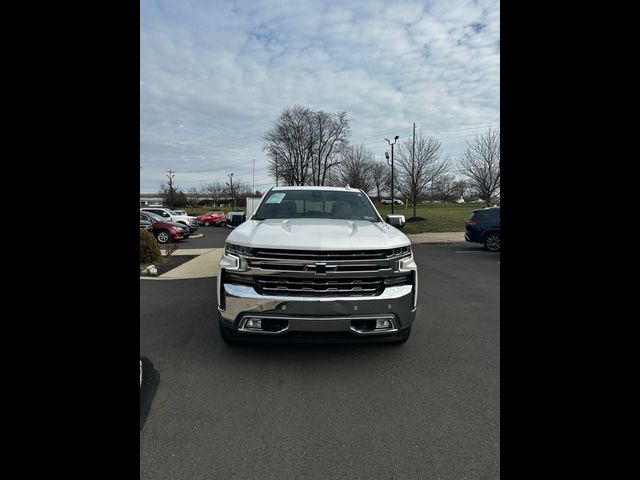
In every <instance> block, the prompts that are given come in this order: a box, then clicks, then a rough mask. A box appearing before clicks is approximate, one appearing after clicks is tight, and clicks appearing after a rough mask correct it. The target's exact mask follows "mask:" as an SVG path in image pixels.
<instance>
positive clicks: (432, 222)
mask: <svg viewBox="0 0 640 480" xmlns="http://www.w3.org/2000/svg"><path fill="white" fill-rule="evenodd" d="M484 207H485V204H483V203H441V204H434V205H418V207H417V209H416V215H417V216H418V217H422V218H424V219H425V220H423V221H420V222H408V223H407V224H406V225H405V227H404V228H403V229H402V233H404V234H405V235H408V234H412V233H437V232H464V226H465V223H464V222H465V220H466V219H467V218H468V217H469V215H470V214H471V212H472V211H474V210H477V209H479V208H484ZM376 208H377V209H378V211H379V212H380V215H382V217H383V218H384V217H385V215H387V214H390V213H391V205H376ZM185 210H186V211H187V213H188V214H189V215H202V214H204V213H207V212H210V211H211V210H222V211H224V212H228V211H229V210H233V208H232V207H222V208H219V207H216V208H210V207H209V208H207V207H202V208H185ZM238 210H241V211H244V210H245V208H244V207H238ZM394 213H396V214H400V215H404V216H405V218H407V219H408V218H409V217H411V216H413V207H411V206H409V207H406V208H405V207H404V205H395V206H394Z"/></svg>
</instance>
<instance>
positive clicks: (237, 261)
mask: <svg viewBox="0 0 640 480" xmlns="http://www.w3.org/2000/svg"><path fill="white" fill-rule="evenodd" d="M251 252H252V249H251V248H250V247H243V246H242V245H234V244H233V243H225V246H224V255H222V258H221V259H220V267H221V268H225V269H227V270H236V271H245V270H247V259H246V257H247V255H250V254H251ZM227 265H228V266H227Z"/></svg>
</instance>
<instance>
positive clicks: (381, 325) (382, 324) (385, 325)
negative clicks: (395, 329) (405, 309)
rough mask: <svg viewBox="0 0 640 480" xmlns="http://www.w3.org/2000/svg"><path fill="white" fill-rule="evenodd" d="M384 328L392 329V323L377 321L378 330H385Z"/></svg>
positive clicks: (384, 320)
mask: <svg viewBox="0 0 640 480" xmlns="http://www.w3.org/2000/svg"><path fill="white" fill-rule="evenodd" d="M383 328H385V329H386V328H391V322H390V321H389V320H386V319H383V320H376V330H377V329H383Z"/></svg>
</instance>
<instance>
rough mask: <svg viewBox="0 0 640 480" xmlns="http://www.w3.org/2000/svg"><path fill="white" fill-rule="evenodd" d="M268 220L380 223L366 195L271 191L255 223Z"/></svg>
mask: <svg viewBox="0 0 640 480" xmlns="http://www.w3.org/2000/svg"><path fill="white" fill-rule="evenodd" d="M268 218H334V219H342V220H367V221H370V222H378V221H380V218H379V217H378V215H377V214H376V211H375V210H374V208H373V206H372V205H371V203H370V202H369V200H368V199H367V197H366V195H365V194H363V193H362V192H357V191H354V192H345V191H335V190H285V191H278V190H276V191H273V190H272V191H271V192H269V193H268V194H267V195H266V197H265V199H264V201H263V202H262V203H260V207H259V208H258V211H257V212H256V214H255V216H254V217H253V219H254V220H266V219H268Z"/></svg>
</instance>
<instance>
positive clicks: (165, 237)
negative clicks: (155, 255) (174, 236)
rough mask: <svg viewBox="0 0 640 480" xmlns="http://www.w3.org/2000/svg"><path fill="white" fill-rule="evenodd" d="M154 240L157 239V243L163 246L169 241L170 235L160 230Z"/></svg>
mask: <svg viewBox="0 0 640 480" xmlns="http://www.w3.org/2000/svg"><path fill="white" fill-rule="evenodd" d="M156 238H157V239H158V243H161V244H163V245H164V244H165V243H169V242H170V241H171V235H169V232H167V231H166V230H160V231H159V232H158V236H157V237H156Z"/></svg>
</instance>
